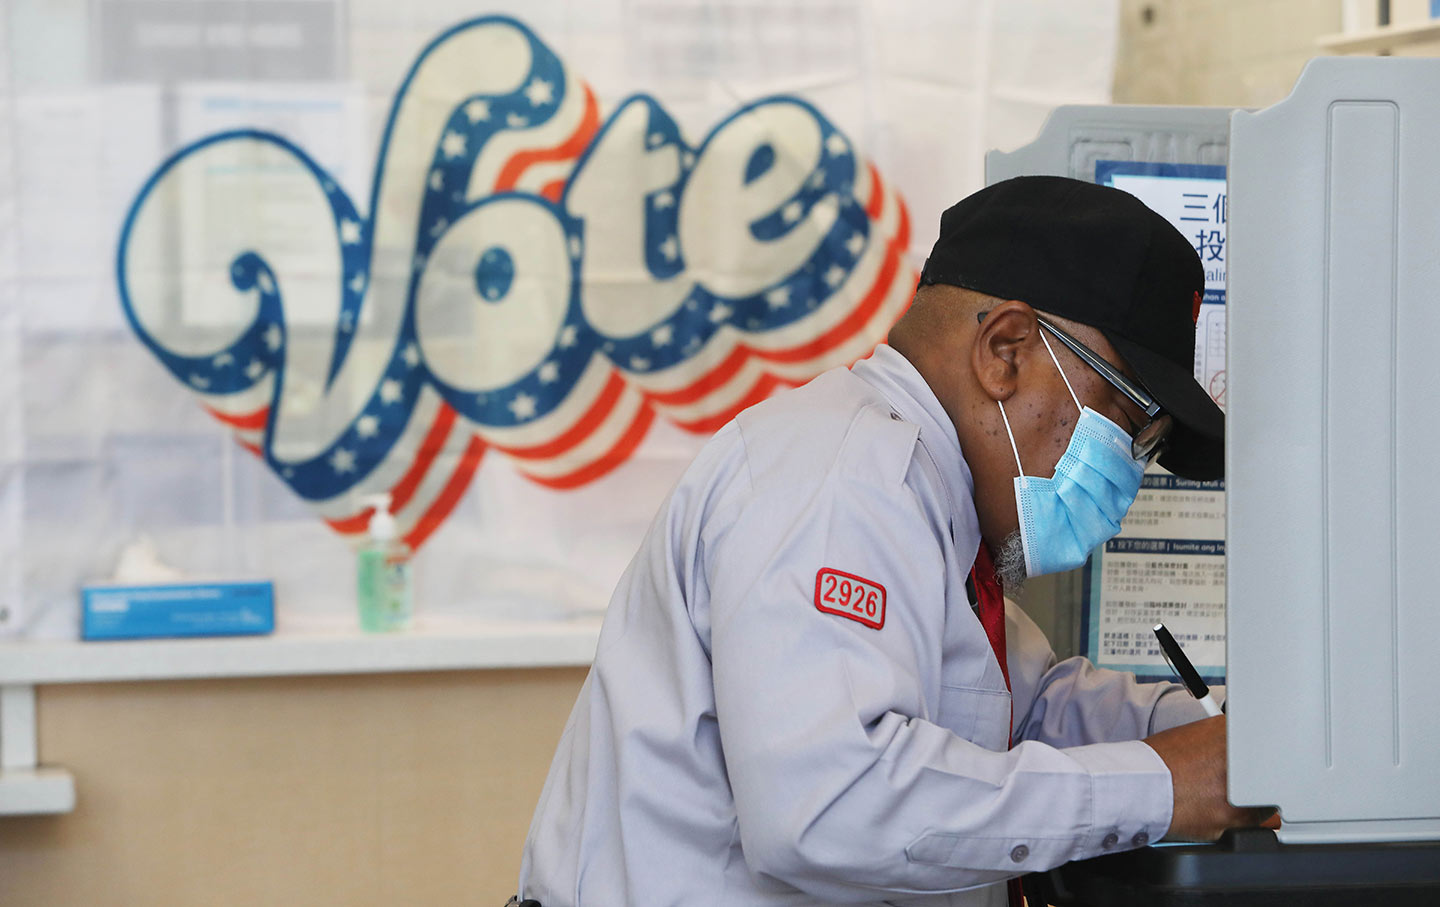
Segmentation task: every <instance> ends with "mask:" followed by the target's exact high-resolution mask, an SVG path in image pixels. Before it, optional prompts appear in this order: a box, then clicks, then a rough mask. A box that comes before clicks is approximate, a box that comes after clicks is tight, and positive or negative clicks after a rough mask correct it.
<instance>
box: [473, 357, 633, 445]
mask: <svg viewBox="0 0 1440 907" xmlns="http://www.w3.org/2000/svg"><path fill="white" fill-rule="evenodd" d="M624 392H625V379H624V378H622V377H620V373H619V372H617V371H615V370H613V369H612V370H611V372H610V378H609V380H608V381H607V382H606V383H605V387H604V389H602V390H601V391H600V396H598V397H596V398H595V402H594V403H593V404H592V405H591V406H590V410H589V412H587V413H585V415H583V416H581V417H580V421H578V422H576V423H575V424H574V425H572V426H570V427H569V428H568V429H566V430H565V433H564V434H562V435H560V436H558V437H556V438H554V439H552V440H550V441H546V442H545V443H544V444H537V445H535V446H533V447H506V446H504V445H501V444H493V442H492V446H494V448H495V449H496V450H499V451H504V452H505V453H507V454H509V455H510V456H512V457H519V458H520V459H523V460H546V459H549V458H551V457H557V456H559V455H560V454H563V453H565V452H566V451H567V450H569V449H570V448H572V447H574V446H575V445H577V444H579V443H580V442H581V441H584V440H585V439H586V438H588V437H589V436H590V434H591V433H592V432H593V431H595V429H596V428H599V427H600V424H601V423H602V422H604V421H605V419H606V417H608V416H609V415H610V411H611V410H612V409H614V408H615V404H616V403H617V402H619V400H620V395H621V394H623V393H624Z"/></svg>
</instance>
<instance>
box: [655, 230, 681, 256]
mask: <svg viewBox="0 0 1440 907" xmlns="http://www.w3.org/2000/svg"><path fill="white" fill-rule="evenodd" d="M660 254H661V255H663V256H665V260H666V261H674V260H675V256H677V255H679V254H680V244H679V243H677V242H676V241H675V237H673V236H669V237H666V238H665V241H664V242H662V243H661V244H660Z"/></svg>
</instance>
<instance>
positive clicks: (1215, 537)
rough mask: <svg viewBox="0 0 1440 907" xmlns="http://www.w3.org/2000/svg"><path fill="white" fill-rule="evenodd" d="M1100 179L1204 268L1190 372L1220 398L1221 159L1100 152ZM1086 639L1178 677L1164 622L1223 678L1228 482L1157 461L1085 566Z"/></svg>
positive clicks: (1117, 659)
mask: <svg viewBox="0 0 1440 907" xmlns="http://www.w3.org/2000/svg"><path fill="white" fill-rule="evenodd" d="M1095 181H1096V182H1097V183H1100V184H1101V185H1106V186H1114V187H1115V188H1117V189H1123V190H1125V191H1126V192H1129V193H1131V194H1132V195H1134V196H1136V197H1137V198H1139V199H1140V200H1141V201H1143V202H1145V204H1146V205H1148V206H1149V207H1150V208H1151V209H1152V210H1154V211H1156V212H1157V213H1159V214H1161V215H1162V216H1164V217H1165V219H1166V220H1168V221H1170V223H1171V224H1173V225H1174V226H1175V227H1176V229H1178V230H1179V231H1180V232H1181V233H1183V234H1184V235H1185V236H1186V237H1187V238H1188V239H1189V240H1190V241H1191V244H1192V245H1194V246H1195V252H1196V254H1197V255H1199V256H1200V262H1201V264H1202V265H1203V266H1204V268H1205V294H1204V298H1203V299H1202V301H1201V305H1200V311H1199V315H1198V317H1197V319H1196V342H1195V379H1196V380H1197V381H1199V382H1200V384H1201V386H1203V387H1204V388H1206V390H1208V391H1209V393H1210V396H1211V398H1212V399H1214V400H1215V402H1216V403H1217V404H1219V405H1220V407H1221V408H1222V409H1223V408H1224V406H1225V257H1226V256H1225V225H1226V220H1227V214H1228V212H1227V210H1226V209H1227V205H1228V199H1227V197H1226V190H1225V168H1224V167H1221V166H1213V165H1200V164H1157V163H1146V162H1139V161H1097V162H1096V165H1095ZM1084 590H1085V593H1084V602H1083V607H1084V618H1083V621H1082V631H1081V632H1082V634H1083V635H1082V647H1083V648H1084V650H1085V652H1086V654H1087V655H1088V656H1089V658H1090V660H1091V661H1093V662H1094V663H1095V664H1097V665H1100V666H1102V667H1107V668H1115V669H1118V670H1125V671H1133V672H1134V673H1136V674H1137V675H1139V676H1141V677H1142V678H1146V679H1167V680H1168V679H1173V675H1172V674H1171V672H1170V669H1169V668H1168V667H1167V666H1166V664H1165V660H1164V657H1163V656H1162V655H1161V654H1160V647H1159V644H1158V643H1156V641H1155V635H1154V633H1153V632H1152V631H1151V628H1152V627H1154V626H1155V624H1157V623H1161V622H1163V623H1164V624H1165V625H1166V626H1167V627H1169V629H1170V631H1171V632H1172V633H1173V634H1174V635H1175V638H1176V639H1177V640H1178V641H1179V642H1180V644H1181V645H1182V646H1183V647H1184V648H1185V652H1186V654H1187V655H1188V656H1189V657H1190V660H1191V661H1192V662H1194V664H1195V667H1196V668H1197V669H1198V670H1199V672H1200V673H1201V675H1202V676H1204V677H1205V678H1206V680H1207V681H1208V682H1211V683H1217V682H1224V676H1225V482H1224V480H1223V479H1221V480H1216V481H1213V482H1197V481H1193V480H1190V479H1182V478H1180V477H1178V476H1175V475H1172V474H1170V473H1169V472H1167V471H1166V470H1164V469H1163V468H1161V467H1159V466H1157V465H1152V466H1151V467H1150V469H1149V470H1147V471H1146V474H1145V478H1144V481H1143V482H1142V484H1141V488H1140V493H1139V495H1138V496H1137V497H1136V499H1135V503H1134V505H1133V506H1131V508H1130V512H1129V513H1128V514H1127V515H1126V517H1125V519H1124V520H1123V521H1122V522H1121V525H1120V532H1119V534H1118V535H1116V537H1115V538H1113V539H1111V540H1110V541H1108V542H1106V543H1105V544H1104V545H1103V546H1101V547H1100V548H1098V549H1096V551H1095V553H1094V554H1093V555H1092V556H1091V558H1090V561H1089V563H1088V564H1087V565H1086V567H1085V583H1084Z"/></svg>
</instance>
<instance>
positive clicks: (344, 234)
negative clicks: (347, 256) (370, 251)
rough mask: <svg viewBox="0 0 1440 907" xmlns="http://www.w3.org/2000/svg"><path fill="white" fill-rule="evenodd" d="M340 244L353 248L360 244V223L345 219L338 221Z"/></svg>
mask: <svg viewBox="0 0 1440 907" xmlns="http://www.w3.org/2000/svg"><path fill="white" fill-rule="evenodd" d="M340 242H341V243H342V244H344V245H347V246H353V245H355V244H356V243H358V242H360V222H359V221H358V220H351V219H350V218H348V217H346V218H343V219H341V221H340Z"/></svg>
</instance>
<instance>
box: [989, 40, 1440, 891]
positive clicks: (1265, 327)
mask: <svg viewBox="0 0 1440 907" xmlns="http://www.w3.org/2000/svg"><path fill="white" fill-rule="evenodd" d="M1437 97H1440V60H1420V59H1406V60H1396V59H1383V58H1382V59H1340V58H1329V59H1318V60H1315V61H1312V62H1311V63H1310V64H1309V66H1307V68H1306V69H1305V71H1304V73H1303V74H1302V75H1301V77H1300V79H1299V81H1298V82H1297V84H1296V86H1295V89H1294V91H1293V93H1292V94H1291V95H1290V97H1288V98H1286V99H1285V100H1283V101H1281V102H1280V103H1278V104H1276V105H1275V106H1273V107H1271V108H1268V109H1266V110H1262V111H1257V112H1250V111H1243V110H1237V111H1229V110H1223V109H1200V108H1161V107H1135V108H1121V107H1067V108H1061V109H1059V110H1057V111H1056V112H1055V114H1054V115H1053V116H1052V117H1051V119H1050V121H1049V122H1048V123H1047V124H1046V126H1045V128H1044V130H1043V131H1042V132H1041V134H1040V137H1039V138H1038V139H1037V140H1036V142H1035V143H1034V144H1032V145H1030V146H1027V147H1025V148H1021V149H1019V150H1017V151H1014V152H1012V153H1008V154H1006V153H997V152H992V153H991V154H990V155H989V157H988V158H987V167H986V178H987V181H988V182H996V181H998V180H1001V179H1005V178H1008V177H1012V176H1018V175H1022V174H1055V175H1062V176H1070V177H1075V178H1080V179H1090V180H1095V181H1099V182H1107V181H1110V182H1111V183H1112V184H1115V185H1120V187H1121V188H1130V187H1128V186H1125V185H1123V184H1122V180H1115V179H1114V177H1115V175H1117V174H1119V175H1121V176H1122V177H1123V176H1124V175H1135V176H1139V177H1142V178H1143V177H1149V178H1150V183H1151V184H1150V185H1145V184H1143V183H1142V184H1137V187H1138V188H1139V189H1140V191H1137V192H1136V194H1137V195H1140V197H1141V198H1142V199H1145V200H1146V201H1147V202H1148V203H1150V204H1151V205H1152V207H1156V208H1157V210H1159V211H1160V212H1161V213H1162V214H1165V215H1166V216H1167V217H1169V218H1170V219H1171V221H1172V223H1175V224H1176V226H1177V227H1179V228H1180V229H1181V230H1182V232H1185V233H1186V234H1187V236H1191V237H1192V238H1194V239H1196V241H1197V249H1196V250H1197V254H1199V255H1200V257H1201V260H1202V263H1203V264H1205V265H1206V277H1207V280H1206V300H1205V303H1206V306H1210V305H1214V306H1217V307H1219V308H1220V310H1221V314H1220V327H1219V331H1220V335H1219V336H1220V337H1222V338H1223V341H1221V348H1222V349H1223V350H1224V358H1223V359H1222V360H1221V361H1220V363H1219V364H1218V368H1216V369H1214V370H1213V371H1212V372H1211V378H1210V380H1209V381H1208V382H1207V380H1206V374H1205V371H1206V368H1207V366H1206V365H1205V362H1204V360H1205V359H1206V358H1207V356H1208V355H1209V354H1210V352H1211V344H1213V342H1214V338H1215V330H1216V327H1215V325H1211V324H1207V322H1206V313H1205V312H1204V311H1203V309H1204V308H1205V306H1202V307H1201V308H1202V311H1201V312H1200V313H1197V314H1198V315H1199V318H1198V324H1197V328H1198V329H1199V332H1200V333H1199V342H1198V344H1197V363H1196V364H1197V378H1198V379H1200V380H1201V382H1202V384H1206V386H1207V387H1208V388H1209V389H1210V390H1211V393H1212V396H1214V397H1215V398H1216V401H1217V402H1218V403H1221V405H1222V406H1224V408H1225V409H1226V412H1227V423H1228V425H1227V450H1226V478H1225V481H1224V483H1223V484H1222V485H1220V486H1219V487H1217V488H1213V489H1209V490H1208V492H1209V493H1213V494H1218V495H1222V496H1223V497H1222V498H1221V501H1222V504H1221V506H1222V508H1223V510H1224V534H1223V535H1222V536H1221V537H1220V538H1219V539H1218V542H1219V545H1218V546H1211V547H1210V548H1209V549H1207V547H1206V546H1205V545H1202V544H1198V543H1200V542H1205V541H1217V540H1205V539H1199V538H1193V537H1191V538H1187V537H1186V536H1187V534H1188V535H1191V536H1193V535H1194V533H1195V529H1196V526H1198V525H1204V524H1205V521H1206V520H1213V516H1212V515H1210V514H1208V513H1207V509H1206V508H1205V507H1197V506H1194V505H1193V504H1189V505H1187V504H1182V503H1179V501H1180V500H1182V499H1183V497H1184V495H1186V494H1192V493H1193V494H1199V493H1204V492H1206V491H1207V490H1205V489H1176V488H1175V487H1174V486H1173V484H1171V483H1170V482H1169V480H1168V479H1167V478H1166V477H1165V476H1164V475H1163V474H1154V473H1155V471H1154V470H1153V468H1152V474H1151V475H1147V477H1146V486H1145V487H1146V492H1142V499H1141V502H1140V503H1141V505H1142V506H1141V508H1140V509H1141V510H1142V513H1143V511H1144V505H1145V500H1144V499H1145V495H1146V494H1147V493H1148V494H1150V495H1151V496H1152V498H1160V499H1164V498H1166V497H1167V496H1168V497H1169V498H1170V501H1169V502H1168V503H1172V504H1177V506H1175V507H1166V506H1159V507H1154V508H1152V510H1155V511H1158V513H1159V514H1160V515H1159V516H1158V517H1156V516H1154V515H1153V514H1152V517H1151V518H1153V519H1154V520H1155V523H1154V524H1146V525H1160V526H1164V527H1166V528H1165V531H1166V532H1167V533H1168V536H1165V537H1157V536H1159V535H1160V533H1156V532H1148V533H1147V532H1146V531H1145V525H1141V526H1134V525H1132V526H1130V527H1127V529H1126V530H1122V532H1121V534H1120V536H1119V537H1117V539H1115V540H1112V542H1110V543H1107V545H1106V546H1104V549H1103V550H1101V551H1099V552H1097V554H1096V557H1095V560H1093V561H1092V564H1091V566H1090V568H1088V570H1087V575H1086V578H1085V581H1084V585H1085V589H1084V592H1085V595H1084V596H1083V598H1084V608H1085V611H1086V616H1085V619H1084V622H1086V623H1088V624H1089V625H1090V626H1092V627H1095V628H1096V629H1097V630H1098V633H1097V634H1096V635H1097V636H1099V638H1098V639H1096V638H1093V637H1092V638H1091V639H1090V640H1089V641H1088V642H1089V644H1088V645H1087V646H1086V648H1087V649H1088V651H1089V654H1091V655H1092V657H1096V656H1099V657H1097V661H1100V662H1102V663H1104V662H1106V661H1110V662H1112V663H1114V662H1116V661H1117V660H1123V658H1124V657H1125V656H1126V655H1127V653H1128V654H1129V655H1130V656H1131V657H1133V658H1135V659H1137V660H1140V661H1146V660H1147V659H1150V661H1146V663H1147V664H1149V663H1153V659H1154V658H1156V657H1158V651H1152V650H1150V647H1148V646H1147V645H1145V644H1141V643H1137V642H1136V641H1135V640H1134V638H1133V636H1128V635H1125V634H1133V632H1134V627H1137V626H1140V625H1143V624H1144V623H1145V622H1146V621H1148V620H1151V619H1152V618H1156V617H1157V616H1158V617H1159V618H1160V619H1163V620H1165V621H1166V622H1167V623H1171V624H1172V625H1174V624H1177V623H1178V624H1182V625H1183V624H1185V623H1187V622H1188V623H1189V624H1190V625H1192V626H1198V627H1200V628H1201V630H1200V632H1199V633H1192V634H1187V635H1186V636H1182V639H1184V640H1185V643H1186V648H1187V650H1190V649H1192V648H1202V647H1203V644H1204V643H1206V642H1214V641H1215V640H1213V639H1211V638H1209V637H1212V636H1214V635H1216V634H1215V633H1213V632H1210V630H1211V629H1212V628H1213V627H1215V626H1222V629H1221V630H1220V642H1221V645H1222V646H1223V648H1224V660H1223V663H1222V665H1221V670H1222V671H1223V672H1224V678H1225V680H1226V681H1227V682H1228V691H1227V692H1228V701H1227V712H1228V714H1229V719H1228V725H1229V726H1228V745H1229V790H1230V800H1231V802H1233V803H1235V804H1237V805H1242V806H1268V805H1273V806H1278V807H1279V809H1280V813H1281V816H1282V819H1283V825H1282V827H1281V829H1280V830H1279V831H1278V833H1272V832H1270V831H1266V830H1253V831H1247V832H1231V833H1227V835H1226V836H1225V838H1224V839H1222V841H1221V842H1220V843H1219V844H1218V845H1179V846H1163V845H1162V846H1160V847H1151V848H1142V849H1141V850H1139V851H1133V852H1129V853H1123V854H1117V855H1114V856H1107V857H1102V858H1099V859H1097V860H1092V861H1088V862H1086V863H1077V864H1069V865H1067V866H1065V867H1061V868H1060V869H1059V870H1056V871H1054V872H1052V873H1050V874H1048V876H1047V877H1046V878H1044V879H1039V880H1032V882H1037V883H1038V885H1037V893H1038V894H1039V895H1040V896H1041V897H1043V898H1045V899H1046V900H1047V901H1048V902H1050V903H1055V904H1100V903H1104V904H1116V905H1120V904H1136V905H1140V904H1146V905H1153V904H1229V905H1241V904H1282V903H1283V904H1289V903H1297V904H1300V903H1303V904H1306V905H1321V904H1347V905H1349V904H1365V903H1396V902H1397V899H1398V898H1401V897H1404V896H1407V895H1408V896H1409V897H1410V898H1412V899H1413V898H1414V897H1415V896H1416V895H1419V896H1420V898H1421V900H1422V901H1423V902H1426V903H1430V902H1432V899H1434V898H1437V897H1440V782H1437V780H1436V779H1437V778H1440V727H1437V724H1436V717H1437V711H1440V710H1437V708H1436V707H1435V705H1434V690H1435V689H1436V688H1437V686H1440V661H1437V660H1436V659H1435V658H1434V657H1433V655H1432V654H1431V651H1430V650H1431V647H1432V645H1433V641H1434V640H1435V639H1437V638H1440V608H1437V607H1435V605H1434V602H1433V594H1432V593H1431V582H1432V580H1431V571H1430V566H1431V563H1432V560H1433V550H1434V539H1435V532H1434V528H1433V523H1432V522H1431V521H1430V520H1429V519H1427V516H1428V515H1430V514H1432V513H1433V512H1435V510H1436V509H1437V508H1440V489H1437V487H1436V485H1435V483H1434V482H1432V481H1429V477H1428V472H1427V468H1426V467H1427V466H1428V465H1430V464H1431V463H1432V461H1433V456H1434V451H1435V450H1436V449H1437V447H1440V426H1437V425H1436V423H1435V421H1434V419H1433V417H1432V414H1433V412H1434V411H1435V409H1436V406H1437V404H1440V382H1437V380H1436V377H1435V366H1434V361H1435V353H1434V350H1433V345H1434V343H1435V342H1436V340H1437V339H1440V309H1437V307H1436V305H1435V287H1436V286H1437V285H1440V169H1437V167H1436V163H1435V160H1436V159H1435V154H1436V149H1437V148H1440V112H1437V108H1436V105H1435V99H1436V98H1437ZM1107 178H1108V179H1107ZM1217 178H1218V179H1219V180H1222V181H1223V183H1222V189H1221V192H1220V194H1219V195H1218V196H1217V195H1216V194H1214V193H1209V194H1207V193H1206V192H1205V191H1204V190H1203V188H1202V187H1201V186H1200V185H1199V184H1197V183H1196V180H1203V179H1217ZM1166 180H1169V181H1172V184H1171V185H1170V186H1169V188H1168V191H1163V190H1162V186H1163V183H1164V181H1166ZM1147 193H1149V195H1148V196H1147ZM1217 198H1219V199H1220V201H1219V203H1218V204H1217V203H1216V199H1217ZM1166 205H1169V206H1170V207H1169V209H1167V208H1166ZM1207 217H1208V218H1209V220H1208V221H1207V220H1206V218H1207ZM1217 230H1218V231H1221V232H1219V233H1218V236H1217V235H1215V234H1216V231H1217ZM1212 239H1215V240H1218V241H1219V242H1220V243H1223V244H1224V245H1225V248H1224V250H1223V252H1222V253H1221V254H1218V255H1217V254H1213V253H1215V251H1216V250H1215V249H1214V245H1215V243H1212V242H1209V240H1212ZM1232 253H1233V254H1232ZM1212 262H1218V263H1219V266H1220V271H1221V274H1220V275H1218V276H1219V277H1220V282H1221V284H1222V286H1221V287H1220V292H1219V294H1218V296H1216V295H1213V294H1212V280H1211V278H1212V276H1216V275H1213V274H1212ZM1227 266H1228V267H1227ZM1207 340H1208V341H1209V342H1208V343H1207ZM1215 375H1218V376H1220V377H1219V380H1215V378H1214V377H1213V376H1215ZM1172 478H1173V477H1172ZM1177 491H1178V492H1180V495H1179V497H1178V498H1177V496H1176V493H1177ZM1163 503H1165V502H1164V501H1163V500H1162V504H1163ZM1182 508H1183V509H1182ZM1167 511H1168V513H1167ZM1177 514H1178V515H1177ZM1135 516H1136V514H1135V513H1134V512H1132V514H1131V518H1133V517H1135ZM1143 519H1145V518H1144V517H1143V516H1142V520H1143ZM1167 520H1168V522H1167ZM1147 536H1149V537H1147ZM1127 539H1131V540H1134V541H1133V542H1132V543H1129V544H1127V542H1126V540H1127ZM1142 542H1143V543H1142ZM1117 543H1119V544H1117ZM1162 543H1163V544H1162ZM1185 543H1197V544H1185ZM1207 550H1208V551H1209V552H1210V553H1209V554H1207V553H1206V552H1207ZM1137 553H1139V554H1143V555H1145V556H1147V557H1150V558H1151V561H1152V562H1153V563H1154V564H1158V565H1160V566H1156V567H1154V568H1153V569H1151V568H1146V567H1143V566H1142V567H1141V568H1140V569H1139V571H1138V573H1137V575H1138V576H1139V577H1141V582H1140V583H1138V584H1137V583H1131V584H1129V586H1127V585H1126V584H1124V583H1120V584H1115V590H1112V593H1113V594H1110V593H1107V592H1106V589H1105V588H1103V584H1100V585H1097V584H1096V581H1095V576H1096V574H1097V573H1101V574H1103V573H1104V572H1105V571H1107V570H1109V569H1110V565H1109V564H1107V563H1106V561H1107V559H1110V558H1113V557H1115V556H1117V555H1119V556H1125V555H1127V554H1128V555H1135V554H1137ZM1216 554H1218V556H1219V557H1220V559H1221V562H1220V567H1219V569H1220V571H1221V572H1222V575H1223V576H1224V585H1223V592H1224V598H1223V625H1219V624H1217V622H1215V621H1214V620H1213V616H1212V615H1210V614H1209V610H1213V609H1209V606H1210V605H1211V604H1212V600H1211V599H1209V598H1207V596H1206V595H1205V594H1204V592H1203V591H1200V590H1199V589H1197V587H1196V584H1194V583H1189V582H1188V581H1187V582H1186V583H1185V585H1188V586H1190V591H1189V592H1188V594H1182V595H1177V596H1176V597H1175V598H1176V600H1175V601H1173V602H1165V601H1158V602H1157V601H1155V600H1154V597H1153V594H1152V595H1150V596H1148V597H1147V596H1144V595H1143V594H1144V593H1147V592H1149V593H1154V588H1153V585H1154V583H1156V582H1157V579H1156V578H1157V577H1159V578H1160V579H1165V578H1172V579H1173V578H1174V577H1175V576H1183V575H1186V574H1189V573H1193V572H1194V569H1193V568H1192V567H1191V566H1190V565H1189V562H1188V561H1186V560H1185V558H1196V557H1206V556H1212V557H1213V556H1215V555H1216ZM1097 562H1098V564H1099V565H1098V566H1097ZM1147 570H1148V572H1147ZM1202 572H1203V571H1202ZM1212 572H1213V571H1212ZM1102 578H1103V577H1102ZM1146 582H1149V583H1151V586H1152V588H1148V589H1147V588H1145V583H1146ZM1206 588H1208V587H1206ZM1097 589H1098V590H1099V593H1098V594H1097V593H1096V590H1097ZM1127 589H1128V590H1129V591H1130V592H1132V593H1133V592H1136V591H1138V592H1140V593H1142V596H1141V597H1147V598H1148V600H1149V604H1150V610H1149V611H1147V612H1145V613H1134V612H1133V609H1131V610H1127V608H1126V598H1125V593H1126V590H1127ZM1132 597H1134V596H1133V595H1132ZM1207 609H1209V610H1207ZM1197 614H1198V616H1196V615H1197ZM1127 621H1128V623H1127ZM1106 633H1109V634H1112V635H1110V636H1108V637H1107V636H1105V635H1104V634H1106ZM1196 643H1199V644H1200V645H1198V646H1197V645H1196ZM1107 644H1108V645H1109V648H1108V649H1107V648H1106V645H1107ZM1107 655H1108V656H1109V657H1108V658H1107V657H1106V656H1107ZM1211 657H1212V656H1206V655H1201V657H1199V658H1195V659H1194V660H1195V661H1197V663H1201V664H1202V671H1205V670H1206V669H1205V667H1204V663H1206V662H1208V661H1210V660H1211ZM1137 673H1145V672H1143V671H1140V670H1139V667H1138V666H1137ZM1209 673H1212V674H1213V673H1214V671H1213V669H1212V670H1210V671H1209Z"/></svg>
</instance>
